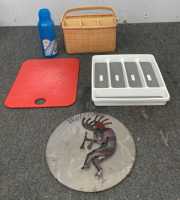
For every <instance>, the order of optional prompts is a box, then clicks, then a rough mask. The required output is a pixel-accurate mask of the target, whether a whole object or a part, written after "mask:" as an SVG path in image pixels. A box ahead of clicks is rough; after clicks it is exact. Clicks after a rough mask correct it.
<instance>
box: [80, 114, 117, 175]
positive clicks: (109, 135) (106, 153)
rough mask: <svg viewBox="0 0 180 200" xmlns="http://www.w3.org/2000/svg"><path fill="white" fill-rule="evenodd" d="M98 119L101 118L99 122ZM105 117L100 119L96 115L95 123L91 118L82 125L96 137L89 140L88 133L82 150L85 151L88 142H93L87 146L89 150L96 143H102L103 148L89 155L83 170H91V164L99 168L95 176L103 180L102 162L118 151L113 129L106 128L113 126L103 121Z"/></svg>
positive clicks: (83, 121)
mask: <svg viewBox="0 0 180 200" xmlns="http://www.w3.org/2000/svg"><path fill="white" fill-rule="evenodd" d="M97 118H99V119H98V120H97ZM102 118H104V116H100V117H98V115H96V117H95V119H94V120H93V121H90V120H91V118H89V119H87V121H86V122H85V118H84V119H83V120H82V125H83V127H84V128H85V129H87V130H89V131H93V133H94V137H93V138H92V139H89V138H87V132H86V133H85V138H84V141H83V143H82V145H81V147H80V148H81V149H84V144H85V142H86V141H91V142H90V144H89V145H88V146H87V147H88V149H91V148H92V145H93V143H94V142H100V143H101V146H100V147H99V148H98V149H95V150H93V151H92V152H90V153H88V154H87V156H86V159H85V162H84V165H83V167H82V169H88V168H90V165H91V163H93V164H94V166H95V167H96V168H97V170H98V171H97V173H96V174H95V177H96V178H101V177H102V173H103V169H102V167H101V166H100V161H101V160H103V159H106V158H108V157H110V156H111V155H112V154H113V153H114V152H115V149H116V135H115V133H114V131H113V130H112V129H111V128H106V127H105V125H107V124H112V123H111V122H106V123H104V122H105V121H107V120H109V119H104V120H102V121H101V119H102Z"/></svg>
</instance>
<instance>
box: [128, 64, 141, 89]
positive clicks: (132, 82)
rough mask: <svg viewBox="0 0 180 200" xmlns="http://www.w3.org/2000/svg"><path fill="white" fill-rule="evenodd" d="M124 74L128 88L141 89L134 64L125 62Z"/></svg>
mask: <svg viewBox="0 0 180 200" xmlns="http://www.w3.org/2000/svg"><path fill="white" fill-rule="evenodd" d="M124 64H125V68H126V73H127V77H128V82H129V86H130V87H133V88H138V87H142V83H141V79H140V76H139V72H138V68H137V65H136V63H135V62H125V63H124Z"/></svg>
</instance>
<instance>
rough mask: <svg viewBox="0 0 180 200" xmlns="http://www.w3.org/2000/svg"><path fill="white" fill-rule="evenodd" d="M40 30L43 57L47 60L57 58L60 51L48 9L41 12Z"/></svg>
mask: <svg viewBox="0 0 180 200" xmlns="http://www.w3.org/2000/svg"><path fill="white" fill-rule="evenodd" d="M38 29H39V36H40V42H41V48H42V54H43V56H44V57H47V58H52V57H54V56H56V55H57V53H58V50H57V41H56V34H55V27H54V22H53V20H52V19H51V15H50V12H49V10H48V9H41V10H40V11H39V22H38Z"/></svg>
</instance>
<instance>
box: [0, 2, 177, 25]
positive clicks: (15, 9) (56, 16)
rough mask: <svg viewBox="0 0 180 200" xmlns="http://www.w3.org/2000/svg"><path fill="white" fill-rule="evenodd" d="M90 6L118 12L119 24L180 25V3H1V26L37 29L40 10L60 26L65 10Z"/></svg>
mask: <svg viewBox="0 0 180 200" xmlns="http://www.w3.org/2000/svg"><path fill="white" fill-rule="evenodd" d="M90 5H91V6H92V5H104V6H111V7H113V8H115V10H116V12H117V14H118V17H119V18H120V20H119V23H123V22H124V20H127V22H128V23H146V22H176V21H180V0H0V26H26V25H37V22H38V11H39V9H41V8H48V9H49V10H50V12H51V15H52V19H53V20H54V22H55V24H56V25H58V24H59V21H60V18H61V15H62V13H63V11H65V10H66V9H68V8H71V7H78V6H90Z"/></svg>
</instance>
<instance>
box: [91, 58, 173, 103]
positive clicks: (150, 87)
mask: <svg viewBox="0 0 180 200" xmlns="http://www.w3.org/2000/svg"><path fill="white" fill-rule="evenodd" d="M169 99H170V95H169V93H168V91H167V88H166V85H165V83H164V80H163V77H162V75H161V72H160V70H159V67H158V65H157V63H156V60H155V58H154V56H153V55H149V54H142V55H141V54H139V55H138V54H129V55H123V54H121V55H100V56H93V58H92V100H93V101H94V104H95V105H96V106H119V105H121V106H123V105H124V106H125V105H165V104H166V102H167V101H169Z"/></svg>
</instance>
